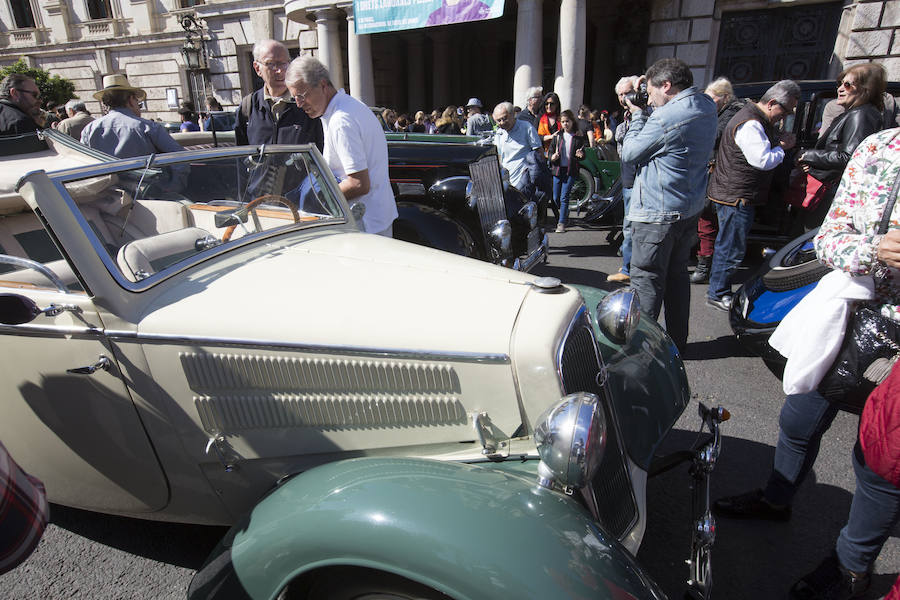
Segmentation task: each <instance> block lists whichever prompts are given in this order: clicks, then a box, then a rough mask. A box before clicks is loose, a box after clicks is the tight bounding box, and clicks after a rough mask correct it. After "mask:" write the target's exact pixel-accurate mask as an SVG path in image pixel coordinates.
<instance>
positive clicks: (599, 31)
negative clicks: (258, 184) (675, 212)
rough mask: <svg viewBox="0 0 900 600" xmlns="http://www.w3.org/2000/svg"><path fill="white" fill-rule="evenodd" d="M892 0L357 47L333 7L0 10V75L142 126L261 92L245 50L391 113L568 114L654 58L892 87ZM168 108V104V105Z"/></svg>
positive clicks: (463, 30)
mask: <svg viewBox="0 0 900 600" xmlns="http://www.w3.org/2000/svg"><path fill="white" fill-rule="evenodd" d="M186 15H190V16H193V17H194V18H195V19H196V21H197V22H198V23H199V24H200V30H199V32H198V33H199V36H200V38H198V37H196V36H195V38H194V39H195V41H196V42H197V43H198V44H200V45H201V46H202V48H203V51H204V58H205V64H204V68H202V69H200V70H191V69H188V68H187V66H186V65H185V60H184V57H183V55H182V53H181V49H182V46H183V44H184V43H185V39H186V32H185V30H184V29H183V28H182V26H181V21H182V19H183V17H185V16H186ZM898 29H900V0H876V1H868V0H840V1H838V2H834V1H826V2H822V1H806V0H794V1H779V0H507V2H506V7H505V15H504V16H503V17H501V18H499V19H495V20H492V21H484V22H479V23H468V24H458V25H449V26H444V27H437V28H430V29H420V30H414V31H404V32H395V33H383V34H373V35H366V36H356V35H355V33H354V27H353V10H352V2H349V1H348V0H342V1H338V2H332V1H330V0H206V2H203V0H40V1H39V0H0V64H10V63H12V62H14V61H16V60H17V59H19V58H20V57H24V58H25V60H27V61H28V62H29V63H30V64H32V65H33V66H37V67H40V68H43V69H45V70H47V71H49V72H51V73H55V74H58V75H60V76H62V77H66V78H68V79H71V80H72V81H73V82H74V83H75V87H76V93H77V94H78V96H79V97H81V98H83V99H85V100H88V101H89V102H88V106H89V108H90V109H91V110H92V111H93V112H99V110H100V107H99V105H98V104H97V103H95V102H93V99H92V93H93V92H94V91H96V90H97V89H98V88H99V86H100V83H101V80H102V76H103V75H104V74H106V73H111V72H122V73H125V74H126V75H127V76H128V78H129V80H130V81H131V82H132V83H133V84H134V85H138V86H140V87H143V88H145V89H146V90H147V92H148V99H147V108H146V115H148V116H150V117H152V118H159V119H163V120H176V116H177V115H176V112H175V106H173V104H177V101H180V100H182V99H186V98H192V99H195V100H196V101H197V102H198V104H199V105H200V106H202V104H203V101H202V97H203V96H204V95H205V94H206V93H212V94H214V95H215V96H216V97H217V98H219V100H220V101H221V102H222V104H223V106H224V107H226V108H233V107H235V106H236V105H237V104H238V103H239V101H240V98H241V96H242V95H243V94H245V93H248V92H250V91H252V90H253V89H254V88H255V87H257V86H258V85H259V81H258V79H256V77H255V74H254V73H253V70H252V57H251V54H250V52H251V49H252V45H253V43H254V42H255V41H256V40H259V39H263V38H267V37H272V38H275V39H279V40H283V41H284V42H285V44H286V45H287V46H288V47H289V49H290V50H291V53H292V54H293V55H296V54H298V53H301V52H311V53H315V54H317V55H318V56H319V57H320V58H321V59H322V60H323V62H325V63H326V64H328V66H329V67H330V69H331V71H332V74H333V76H334V79H335V83H336V84H337V85H339V86H344V87H346V88H347V89H348V91H349V92H350V93H351V94H353V95H355V96H357V97H359V98H361V99H362V100H363V101H365V102H367V103H369V104H372V105H386V106H392V107H394V108H397V109H399V110H401V111H410V112H411V111H414V110H417V109H431V108H433V107H440V106H445V105H447V104H462V103H464V102H465V100H466V99H467V98H469V97H470V96H477V97H480V98H481V99H482V100H483V101H484V103H485V104H486V105H492V104H494V103H496V102H500V101H502V100H507V99H512V100H513V101H514V102H516V103H519V104H521V103H522V100H523V97H524V92H525V90H526V89H527V88H528V87H530V86H532V85H542V86H543V87H544V88H545V89H546V90H549V89H554V90H555V91H557V93H559V94H560V96H561V97H562V100H563V104H564V105H565V106H577V105H578V104H580V103H582V102H586V103H589V104H591V105H593V106H612V105H613V103H614V97H613V95H612V87H613V85H614V84H615V82H616V81H617V80H618V78H619V77H620V76H622V75H627V74H635V73H640V72H641V71H642V70H643V69H644V68H645V67H646V66H647V65H648V64H650V63H652V62H653V61H655V60H656V59H658V58H661V57H666V56H676V57H678V58H681V59H683V60H685V61H686V62H687V63H688V64H690V65H691V68H692V69H693V71H694V75H695V80H696V81H697V83H698V84H699V85H703V84H705V83H706V82H708V81H710V80H711V79H713V78H714V77H715V76H719V75H726V76H729V77H730V78H732V80H734V81H750V80H766V79H780V78H783V77H792V78H795V79H821V78H830V77H834V76H835V75H836V74H837V73H838V72H839V71H840V70H841V69H842V68H843V67H845V66H848V65H850V64H853V63H856V62H861V61H868V60H877V61H879V62H881V63H883V64H884V65H885V67H887V70H888V73H889V75H890V77H891V79H895V80H896V79H900V35H898ZM173 100H174V102H173Z"/></svg>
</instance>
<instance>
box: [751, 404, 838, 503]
mask: <svg viewBox="0 0 900 600" xmlns="http://www.w3.org/2000/svg"><path fill="white" fill-rule="evenodd" d="M837 412H838V409H837V407H836V406H835V405H834V404H832V403H830V402H829V401H828V400H826V399H825V398H823V397H822V395H821V394H819V392H817V391H812V392H808V393H806V394H791V395H789V396H788V397H787V398H785V400H784V406H783V407H782V408H781V417H780V418H779V420H778V443H777V444H776V445H775V460H774V464H773V465H772V474H771V475H770V476H769V482H768V484H767V485H766V489H765V491H764V493H763V495H764V496H765V498H766V500H768V501H769V502H771V503H773V504H778V505H788V504H790V503H791V501H792V500H793V499H794V494H795V493H796V492H797V489H798V488H799V487H800V484H801V483H803V480H804V479H805V478H806V475H807V474H808V473H809V470H810V469H811V468H812V466H813V463H814V462H816V456H817V455H818V454H819V445H820V443H821V441H822V436H823V435H824V434H825V432H826V431H828V428H829V427H831V423H832V422H833V421H834V417H835V416H836V415H837Z"/></svg>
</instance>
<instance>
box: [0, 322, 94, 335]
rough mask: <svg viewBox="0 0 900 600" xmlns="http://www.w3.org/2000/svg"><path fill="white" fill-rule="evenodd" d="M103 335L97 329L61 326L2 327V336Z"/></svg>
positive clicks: (28, 324)
mask: <svg viewBox="0 0 900 600" xmlns="http://www.w3.org/2000/svg"><path fill="white" fill-rule="evenodd" d="M9 334H13V335H91V336H97V335H100V336H102V335H103V330H102V329H98V328H97V327H72V326H65V325H63V326H60V325H32V324H31V323H26V324H23V325H0V335H9Z"/></svg>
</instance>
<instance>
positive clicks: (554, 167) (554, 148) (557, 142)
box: [548, 130, 586, 177]
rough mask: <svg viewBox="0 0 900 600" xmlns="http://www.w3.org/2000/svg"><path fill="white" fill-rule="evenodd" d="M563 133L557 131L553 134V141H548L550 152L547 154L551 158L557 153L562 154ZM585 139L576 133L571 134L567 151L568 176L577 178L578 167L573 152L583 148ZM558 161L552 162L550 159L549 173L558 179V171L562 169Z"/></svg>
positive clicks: (576, 158)
mask: <svg viewBox="0 0 900 600" xmlns="http://www.w3.org/2000/svg"><path fill="white" fill-rule="evenodd" d="M563 139H564V138H563V132H562V130H560V131H557V132H556V133H554V134H553V139H552V140H550V150H549V152H548V154H549V155H550V156H551V157H552V156H553V155H554V154H556V153H557V152H559V153H560V154H562V144H563ZM585 141H586V140H585V138H584V136H582V135H579V134H577V133H574V134H572V143H571V144H570V146H569V148H568V149H567V151H568V154H569V170H568V174H569V175H570V176H572V177H578V167H579V162H578V161H579V159H578V157H577V156H575V152H576V151H578V150H580V149H582V148H584V143H585ZM559 162H560V161H558V160H557V161H555V162H554V161H553V159H552V158H551V159H550V173H552V174H553V176H554V177H559V170H560V169H561V168H562V167H561V166H560V164H559Z"/></svg>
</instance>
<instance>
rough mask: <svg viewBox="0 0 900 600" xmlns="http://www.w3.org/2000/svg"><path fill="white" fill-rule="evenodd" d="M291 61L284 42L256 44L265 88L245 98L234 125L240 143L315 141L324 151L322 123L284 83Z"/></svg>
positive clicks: (256, 66) (255, 54)
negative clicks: (309, 112)
mask: <svg viewBox="0 0 900 600" xmlns="http://www.w3.org/2000/svg"><path fill="white" fill-rule="evenodd" d="M290 63H291V56H290V54H288V50H287V48H285V46H284V44H282V43H281V42H277V41H275V40H261V41H259V42H257V43H256V44H255V45H254V46H253V69H254V70H255V71H256V74H257V75H259V76H260V78H261V79H262V80H263V87H261V88H260V89H258V90H256V91H255V92H253V93H252V94H249V95H247V96H245V97H244V99H243V100H242V101H241V106H240V108H239V109H238V113H237V121H236V122H235V126H234V133H235V140H236V142H237V144H238V145H245V144H252V145H258V144H308V143H314V144H315V145H316V146H317V147H318V148H319V151H320V152H321V151H322V150H323V149H324V147H325V136H324V134H323V131H322V123H321V122H320V121H319V119H311V118H310V117H308V116H307V114H306V113H305V112H303V109H302V108H300V107H299V106H297V105H296V104H295V103H294V99H293V98H292V97H291V93H290V92H289V91H288V89H287V85H286V84H285V82H284V76H285V74H286V73H287V68H288V65H290Z"/></svg>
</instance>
